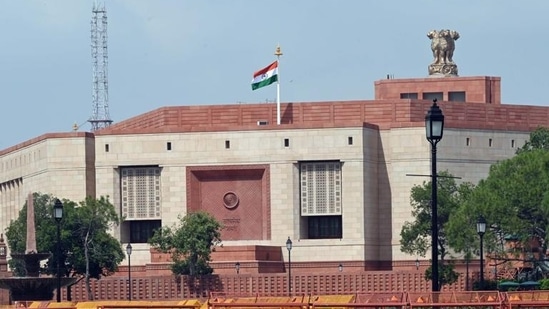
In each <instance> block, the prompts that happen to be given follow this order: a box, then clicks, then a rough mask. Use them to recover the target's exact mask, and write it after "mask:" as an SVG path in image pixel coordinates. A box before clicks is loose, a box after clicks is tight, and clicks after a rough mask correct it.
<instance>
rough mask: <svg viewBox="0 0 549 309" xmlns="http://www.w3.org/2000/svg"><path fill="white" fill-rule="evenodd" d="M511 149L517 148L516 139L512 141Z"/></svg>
mask: <svg viewBox="0 0 549 309" xmlns="http://www.w3.org/2000/svg"><path fill="white" fill-rule="evenodd" d="M511 148H515V140H514V139H512V140H511Z"/></svg>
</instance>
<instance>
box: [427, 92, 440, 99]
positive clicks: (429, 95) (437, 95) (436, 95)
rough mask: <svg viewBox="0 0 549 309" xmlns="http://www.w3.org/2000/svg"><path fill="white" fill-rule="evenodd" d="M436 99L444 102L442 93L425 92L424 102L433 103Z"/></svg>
mask: <svg viewBox="0 0 549 309" xmlns="http://www.w3.org/2000/svg"><path fill="white" fill-rule="evenodd" d="M434 99H437V100H439V101H442V92H424V93H423V100H429V101H432V100H434Z"/></svg>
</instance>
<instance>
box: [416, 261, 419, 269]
mask: <svg viewBox="0 0 549 309" xmlns="http://www.w3.org/2000/svg"><path fill="white" fill-rule="evenodd" d="M418 269H419V260H418V259H416V270H418Z"/></svg>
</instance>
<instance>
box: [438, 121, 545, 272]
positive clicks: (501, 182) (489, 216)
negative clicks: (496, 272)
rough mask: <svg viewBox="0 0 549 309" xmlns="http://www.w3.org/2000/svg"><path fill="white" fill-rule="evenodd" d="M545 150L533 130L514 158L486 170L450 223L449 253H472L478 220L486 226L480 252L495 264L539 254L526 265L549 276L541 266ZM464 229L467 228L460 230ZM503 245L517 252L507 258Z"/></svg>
mask: <svg viewBox="0 0 549 309" xmlns="http://www.w3.org/2000/svg"><path fill="white" fill-rule="evenodd" d="M548 150H549V130H548V129H546V128H538V129H536V130H534V131H533V132H532V133H531V134H530V140H528V141H527V142H526V143H525V144H524V146H523V147H521V148H519V149H518V150H517V154H516V155H515V156H514V157H512V158H510V159H507V160H503V161H501V162H498V163H496V164H493V165H492V166H491V167H490V171H489V174H488V177H486V178H485V179H483V180H481V181H480V182H479V183H478V185H477V186H476V188H475V190H474V191H473V192H472V194H471V195H470V197H469V198H468V199H467V201H466V202H465V203H463V205H462V207H460V209H459V210H458V211H456V212H455V213H454V214H453V215H452V217H451V218H450V221H449V223H448V234H449V236H450V237H449V243H450V245H451V247H452V248H453V249H454V250H455V251H457V252H467V251H468V250H469V249H470V248H471V246H473V248H478V239H479V237H478V235H477V234H476V230H475V228H474V226H475V223H476V221H477V218H478V217H479V216H480V215H483V216H484V217H485V218H486V221H487V223H488V229H487V231H486V234H485V236H484V240H485V250H486V251H485V252H489V253H490V254H491V255H492V256H493V257H494V258H496V259H497V260H499V261H498V263H503V262H505V261H506V260H509V259H516V258H520V259H525V258H527V257H525V256H521V254H522V252H530V253H532V252H539V254H538V255H534V254H531V255H530V258H531V259H532V260H531V261H532V262H534V263H535V264H537V266H539V267H540V268H541V269H542V270H543V271H545V272H548V271H549V265H548V264H547V262H546V261H545V260H546V256H545V252H546V251H547V229H548V223H549V216H548V215H549V190H548V189H549V151H548ZM464 226H470V227H471V228H468V229H464V228H463V227H464ZM508 240H512V241H513V242H516V244H517V245H518V247H520V248H521V250H520V251H515V252H514V254H511V252H509V250H508V249H509V248H507V247H506V245H505V243H506V241H508ZM532 240H536V241H532ZM533 246H534V247H533ZM534 257H537V260H536V258H534Z"/></svg>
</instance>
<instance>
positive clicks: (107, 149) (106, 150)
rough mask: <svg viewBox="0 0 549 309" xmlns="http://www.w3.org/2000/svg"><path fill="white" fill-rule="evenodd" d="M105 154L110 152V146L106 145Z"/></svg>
mask: <svg viewBox="0 0 549 309" xmlns="http://www.w3.org/2000/svg"><path fill="white" fill-rule="evenodd" d="M105 152H109V144H105Z"/></svg>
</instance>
